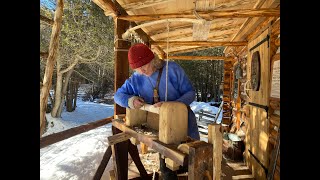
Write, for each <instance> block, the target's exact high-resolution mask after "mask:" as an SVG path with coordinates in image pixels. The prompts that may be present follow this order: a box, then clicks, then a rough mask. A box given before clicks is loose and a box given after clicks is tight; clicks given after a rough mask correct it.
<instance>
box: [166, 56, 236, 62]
mask: <svg viewBox="0 0 320 180" xmlns="http://www.w3.org/2000/svg"><path fill="white" fill-rule="evenodd" d="M169 59H171V60H226V61H232V60H233V58H227V57H224V56H169Z"/></svg>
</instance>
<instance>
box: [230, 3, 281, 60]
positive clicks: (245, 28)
mask: <svg viewBox="0 0 320 180" xmlns="http://www.w3.org/2000/svg"><path fill="white" fill-rule="evenodd" d="M279 4H280V0H259V1H257V3H256V4H255V5H254V7H253V9H262V8H278V9H280V5H279ZM264 20H265V19H263V18H258V17H248V18H247V19H246V20H245V22H244V23H243V24H242V26H241V27H240V30H239V31H238V33H237V34H235V35H234V37H233V38H232V40H231V41H239V40H244V39H245V38H246V37H247V36H248V34H250V33H251V32H253V31H254V30H255V29H256V27H257V26H258V25H259V24H261V23H262V22H263V21H264ZM230 48H231V47H226V48H225V49H224V53H225V54H227V53H228V51H230Z"/></svg>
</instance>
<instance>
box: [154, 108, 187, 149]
mask: <svg viewBox="0 0 320 180" xmlns="http://www.w3.org/2000/svg"><path fill="white" fill-rule="evenodd" d="M187 133H188V109H187V106H186V105H185V104H183V103H181V102H164V103H163V104H162V105H161V107H160V114H159V140H160V141H161V142H163V143H166V144H180V143H181V142H182V141H185V140H186V139H187Z"/></svg>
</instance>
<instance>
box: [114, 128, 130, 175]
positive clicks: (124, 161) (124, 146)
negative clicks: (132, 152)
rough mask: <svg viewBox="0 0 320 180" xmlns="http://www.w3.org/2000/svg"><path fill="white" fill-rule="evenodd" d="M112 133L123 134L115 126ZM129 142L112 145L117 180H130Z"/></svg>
mask: <svg viewBox="0 0 320 180" xmlns="http://www.w3.org/2000/svg"><path fill="white" fill-rule="evenodd" d="M112 132H113V134H118V133H121V131H120V130H119V129H117V128H115V127H114V126H112ZM128 142H129V140H127V141H123V142H120V143H117V144H114V145H111V148H112V158H113V162H114V171H115V175H116V179H117V180H128V146H129V145H128Z"/></svg>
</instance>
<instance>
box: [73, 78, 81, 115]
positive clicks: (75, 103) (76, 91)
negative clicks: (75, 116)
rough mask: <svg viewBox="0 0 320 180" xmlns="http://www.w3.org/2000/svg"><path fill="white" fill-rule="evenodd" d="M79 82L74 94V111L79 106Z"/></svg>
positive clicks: (76, 84)
mask: <svg viewBox="0 0 320 180" xmlns="http://www.w3.org/2000/svg"><path fill="white" fill-rule="evenodd" d="M79 84H80V83H79V82H78V81H76V83H75V91H74V94H75V98H74V101H73V111H74V110H75V109H76V107H77V98H78V89H79Z"/></svg>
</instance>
